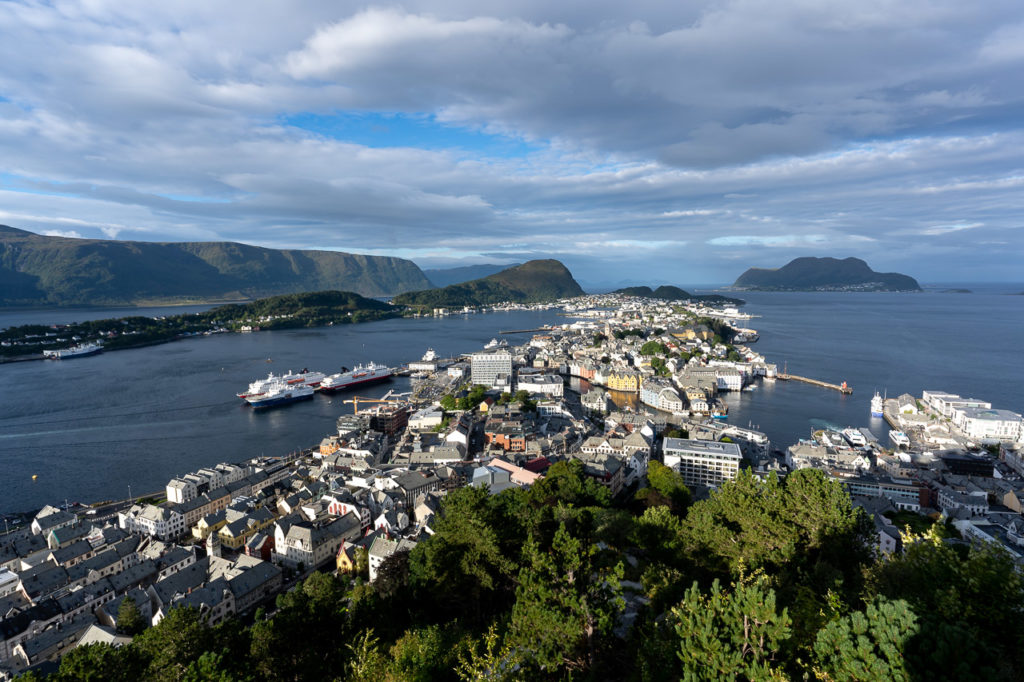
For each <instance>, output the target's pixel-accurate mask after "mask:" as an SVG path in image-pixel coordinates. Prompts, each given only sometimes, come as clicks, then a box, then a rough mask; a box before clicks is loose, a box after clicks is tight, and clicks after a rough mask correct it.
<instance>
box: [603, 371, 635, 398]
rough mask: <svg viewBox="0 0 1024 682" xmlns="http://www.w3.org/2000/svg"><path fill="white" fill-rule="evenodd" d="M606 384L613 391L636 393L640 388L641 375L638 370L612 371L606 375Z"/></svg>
mask: <svg viewBox="0 0 1024 682" xmlns="http://www.w3.org/2000/svg"><path fill="white" fill-rule="evenodd" d="M605 385H606V386H607V387H608V388H609V389H611V390H613V391H626V392H631V393H636V392H637V391H639V390H640V375H639V374H638V373H636V372H612V373H610V374H608V376H607V377H606V379H605Z"/></svg>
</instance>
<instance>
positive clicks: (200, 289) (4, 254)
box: [0, 226, 431, 306]
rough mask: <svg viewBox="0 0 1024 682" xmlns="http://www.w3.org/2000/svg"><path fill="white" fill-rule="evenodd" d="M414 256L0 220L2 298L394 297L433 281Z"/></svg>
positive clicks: (119, 301)
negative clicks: (141, 238) (32, 228)
mask: <svg viewBox="0 0 1024 682" xmlns="http://www.w3.org/2000/svg"><path fill="white" fill-rule="evenodd" d="M430 286H431V284H430V281H429V280H428V279H427V278H426V277H425V276H424V274H423V272H422V271H421V270H420V269H419V267H417V266H416V264H415V263H413V262H412V261H409V260H405V259H402V258H391V257H382V256H363V255H358V254H351V253H342V252H339V251H305V250H286V249H266V248H262V247H258V246H250V245H248V244H240V243H236V242H136V241H115V240H106V239H72V238H67V237H47V236H43V235H38V234H35V233H32V232H27V231H25V230H19V229H16V228H13V227H8V226H0V305H8V306H9V305H134V304H140V303H178V302H200V301H223V300H238V299H254V298H259V297H264V296H275V295H279V294H288V293H298V292H304V291H322V290H329V289H338V290H345V291H353V292H355V293H358V294H360V295H363V296H391V295H394V294H397V293H402V292H404V291H412V290H416V289H423V288H427V287H430Z"/></svg>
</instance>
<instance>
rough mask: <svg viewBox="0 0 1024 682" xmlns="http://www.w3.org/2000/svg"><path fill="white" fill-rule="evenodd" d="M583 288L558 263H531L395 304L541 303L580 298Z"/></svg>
mask: <svg viewBox="0 0 1024 682" xmlns="http://www.w3.org/2000/svg"><path fill="white" fill-rule="evenodd" d="M583 294H584V291H583V288H582V287H580V285H579V283H578V282H577V281H576V280H575V279H573V276H572V273H571V272H569V269H568V268H566V267H565V266H564V265H563V264H562V263H561V262H559V261H557V260H553V259H547V260H532V261H529V262H526V263H523V264H522V265H516V266H514V267H511V268H508V269H505V270H502V271H501V272H497V273H494V274H493V275H488V276H487V277H483V278H480V279H474V280H471V281H469V282H462V283H460V284H452V285H449V286H446V287H443V288H441V289H430V290H427V291H414V292H410V293H405V294H401V295H399V296H396V297H395V298H394V300H393V301H392V302H393V303H394V304H395V305H406V306H413V307H420V308H461V307H463V306H480V305H494V304H496V303H504V302H512V303H543V302H548V301H555V300H558V299H560V298H571V297H573V296H582V295H583Z"/></svg>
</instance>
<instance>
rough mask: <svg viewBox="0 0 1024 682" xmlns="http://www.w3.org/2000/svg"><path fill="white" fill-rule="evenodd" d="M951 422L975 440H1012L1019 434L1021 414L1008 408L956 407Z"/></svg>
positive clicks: (1016, 438) (1017, 437) (1018, 436)
mask: <svg viewBox="0 0 1024 682" xmlns="http://www.w3.org/2000/svg"><path fill="white" fill-rule="evenodd" d="M953 423H954V424H956V426H957V428H958V429H960V431H961V432H962V433H963V434H964V435H965V436H967V437H968V438H975V439H977V440H1002V441H1014V440H1018V439H1019V438H1020V436H1021V416H1020V415H1019V414H1017V413H1016V412H1010V411H1009V410H993V409H986V408H981V407H962V408H957V409H956V410H954V411H953Z"/></svg>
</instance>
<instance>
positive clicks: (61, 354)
mask: <svg viewBox="0 0 1024 682" xmlns="http://www.w3.org/2000/svg"><path fill="white" fill-rule="evenodd" d="M102 350H103V346H101V345H100V344H99V343H80V344H77V345H75V346H71V347H70V348H60V349H58V350H44V351H43V357H44V358H48V359H51V360H67V359H70V358H84V357H85V356H87V355H96V353H99V352H100V351H102Z"/></svg>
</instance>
